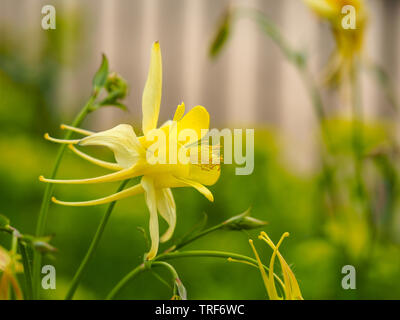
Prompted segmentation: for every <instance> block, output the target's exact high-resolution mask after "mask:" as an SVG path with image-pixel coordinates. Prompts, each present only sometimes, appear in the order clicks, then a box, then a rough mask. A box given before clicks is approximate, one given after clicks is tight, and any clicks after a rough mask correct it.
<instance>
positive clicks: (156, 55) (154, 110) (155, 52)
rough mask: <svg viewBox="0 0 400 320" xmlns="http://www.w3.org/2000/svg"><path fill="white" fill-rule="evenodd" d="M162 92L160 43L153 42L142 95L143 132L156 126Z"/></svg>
mask: <svg viewBox="0 0 400 320" xmlns="http://www.w3.org/2000/svg"><path fill="white" fill-rule="evenodd" d="M161 92H162V59H161V50H160V44H159V43H158V41H157V42H155V43H154V44H153V48H152V50H151V60H150V67H149V73H148V76H147V81H146V85H145V87H144V90H143V96H142V113H143V122H142V129H143V133H144V134H146V133H147V132H149V131H150V130H152V129H155V128H156V127H157V122H158V115H159V113H160V104H161Z"/></svg>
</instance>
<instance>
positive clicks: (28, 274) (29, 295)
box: [19, 242, 33, 300]
mask: <svg viewBox="0 0 400 320" xmlns="http://www.w3.org/2000/svg"><path fill="white" fill-rule="evenodd" d="M19 251H20V252H21V257H22V264H23V266H24V275H25V282H26V292H25V297H26V299H27V300H31V299H32V294H33V289H32V271H31V265H30V263H29V256H28V252H27V250H26V246H25V244H24V243H21V242H19Z"/></svg>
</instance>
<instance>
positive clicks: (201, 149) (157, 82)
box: [40, 42, 220, 260]
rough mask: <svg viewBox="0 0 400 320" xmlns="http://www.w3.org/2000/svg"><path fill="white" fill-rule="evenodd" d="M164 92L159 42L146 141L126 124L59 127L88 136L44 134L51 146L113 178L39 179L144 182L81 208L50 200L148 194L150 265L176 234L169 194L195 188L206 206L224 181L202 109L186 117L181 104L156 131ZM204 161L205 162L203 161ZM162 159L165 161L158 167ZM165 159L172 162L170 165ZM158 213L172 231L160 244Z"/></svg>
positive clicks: (149, 86) (146, 102)
mask: <svg viewBox="0 0 400 320" xmlns="http://www.w3.org/2000/svg"><path fill="white" fill-rule="evenodd" d="M161 88H162V62H161V51H160V46H159V43H158V42H155V43H154V44H153V48H152V52H151V61H150V67H149V73H148V78H147V81H146V85H145V88H144V91H143V97H142V112H143V120H142V130H143V136H141V137H137V136H136V134H135V132H134V130H133V128H132V126H130V125H128V124H120V125H118V126H116V127H114V128H112V129H110V130H106V131H102V132H98V133H94V132H91V131H88V130H83V129H80V128H74V127H71V126H67V125H61V129H64V130H71V131H73V132H76V133H78V134H81V135H84V136H85V137H83V138H81V139H74V140H61V139H55V138H52V137H50V136H49V135H48V134H45V138H46V139H47V140H50V141H53V142H56V143H65V144H68V145H69V148H70V149H71V150H72V151H73V152H74V153H75V154H76V155H78V156H80V157H81V158H83V159H85V160H87V161H89V162H91V163H93V164H96V165H98V166H100V167H103V168H106V169H109V170H113V171H115V172H113V173H110V174H107V175H104V176H100V177H95V178H88V179H79V180H58V179H46V178H44V177H43V176H41V177H40V180H41V181H44V182H49V183H61V184H93V183H103V182H113V181H121V180H126V179H130V178H133V177H140V176H141V177H142V178H141V181H140V183H139V184H137V185H134V186H132V187H129V188H127V189H125V190H123V191H120V192H117V193H115V194H112V195H110V196H107V197H104V198H100V199H96V200H91V201H82V202H65V201H60V200H57V199H55V198H54V197H53V198H52V200H53V202H55V203H57V204H61V205H66V206H92V205H100V204H105V203H109V202H112V201H116V200H120V199H124V198H127V197H130V196H134V195H137V194H140V193H144V194H145V200H146V203H147V206H148V208H149V212H150V223H149V229H150V237H151V248H150V251H149V252H148V253H147V256H146V258H147V259H148V260H150V259H153V258H154V257H155V256H156V255H157V251H158V245H159V242H160V241H161V242H165V241H167V240H169V239H170V238H171V236H172V234H173V232H174V229H175V225H176V206H175V201H174V197H173V195H172V191H171V188H177V187H193V188H195V189H196V190H198V191H199V192H200V193H202V194H203V195H204V196H205V197H206V198H207V199H208V200H210V201H213V200H214V198H213V195H212V193H211V191H210V190H209V189H208V188H207V187H205V186H206V185H213V184H214V183H215V182H216V181H217V180H218V178H219V175H220V158H219V156H218V155H217V154H215V152H214V151H215V148H213V147H210V146H209V145H208V144H204V143H202V138H203V137H204V136H205V135H206V134H207V131H208V128H209V114H208V112H207V110H206V109H205V108H204V107H202V106H196V107H194V108H192V109H191V110H190V111H189V112H188V113H187V114H186V115H184V113H185V105H184V104H183V103H182V104H181V105H179V106H178V107H177V109H176V112H175V115H174V117H173V120H172V121H167V122H166V123H165V124H164V125H162V126H161V127H159V128H157V122H158V116H159V110H160V104H161V91H162V90H161ZM182 135H183V136H184V137H185V140H184V141H183V142H182V141H181V140H180V139H178V137H181V136H182ZM154 140H156V142H154ZM167 141H168V142H169V143H167ZM171 141H172V143H171ZM76 145H79V146H89V145H96V146H104V147H107V148H109V149H111V151H113V153H114V157H115V160H116V162H115V163H113V162H107V161H103V160H100V159H97V158H94V157H92V156H90V155H88V154H86V153H84V152H82V151H81V150H79V149H77V148H76V147H75V146H76ZM188 153H189V154H190V156H188V157H186V158H187V159H188V161H180V159H181V158H182V157H179V156H177V155H180V154H185V155H187V154H188ZM204 155H206V158H207V159H204ZM183 158H184V157H183ZM186 158H185V159H186ZM154 159H155V160H156V161H154ZM160 159H164V160H165V161H164V162H163V161H158V160H160ZM167 159H168V161H166V160H167ZM204 160H206V161H204ZM157 211H158V212H159V213H160V215H161V216H162V217H163V218H164V219H165V220H166V222H167V223H168V229H167V231H166V232H165V233H164V235H163V236H162V237H161V238H160V237H159V227H158V215H157Z"/></svg>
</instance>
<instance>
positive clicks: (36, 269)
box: [32, 92, 97, 299]
mask: <svg viewBox="0 0 400 320" xmlns="http://www.w3.org/2000/svg"><path fill="white" fill-rule="evenodd" d="M96 97H97V93H96V92H94V93H93V95H92V96H91V97H90V99H89V101H88V102H87V103H86V105H85V106H84V107H83V109H82V110H81V112H80V113H79V114H78V115H77V117H76V118H75V119H74V121H73V122H72V126H74V127H77V126H80V125H81V123H82V122H83V120H84V119H85V118H86V116H87V115H88V114H89V113H90V112H91V108H92V107H93V105H94V103H95V100H96ZM72 134H73V131H68V132H67V133H66V134H65V136H64V139H67V140H68V139H71V137H72ZM65 150H66V145H60V147H59V149H58V153H57V156H56V160H55V163H54V167H53V170H52V172H51V175H50V177H51V178H53V179H54V178H55V177H56V175H57V172H58V169H59V167H60V164H61V160H62V159H63V157H64V153H65ZM53 192H54V185H52V184H48V185H46V188H45V191H44V195H43V200H42V205H41V207H40V212H39V217H38V223H37V226H36V233H35V234H36V236H38V237H40V236H43V234H44V231H45V227H46V221H47V215H48V211H49V206H50V200H51V197H52V195H53ZM41 260H42V257H41V255H40V254H39V253H38V252H36V251H35V252H34V258H33V272H32V273H33V298H34V299H37V298H38V294H39V282H40V281H39V276H40V266H41Z"/></svg>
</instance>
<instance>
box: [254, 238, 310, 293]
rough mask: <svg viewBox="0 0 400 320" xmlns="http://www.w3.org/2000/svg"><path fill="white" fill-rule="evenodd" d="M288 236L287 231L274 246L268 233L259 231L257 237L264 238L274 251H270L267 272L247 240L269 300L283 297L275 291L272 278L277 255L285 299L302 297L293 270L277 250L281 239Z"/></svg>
mask: <svg viewBox="0 0 400 320" xmlns="http://www.w3.org/2000/svg"><path fill="white" fill-rule="evenodd" d="M288 236H289V233H288V232H285V233H284V234H283V235H282V237H281V239H280V240H279V242H278V244H277V245H276V246H275V244H274V243H273V242H272V241H271V239H270V238H269V237H268V235H267V234H266V233H265V232H261V234H260V235H259V237H258V238H259V239H261V240H264V241H265V242H266V243H268V245H269V246H270V247H271V249H272V250H274V252H273V253H272V256H271V260H270V263H269V274H268V275H267V273H266V272H265V270H264V266H263V264H262V262H261V259H260V257H259V255H258V253H257V250H256V248H255V247H254V244H253V240H251V239H250V240H249V242H250V245H251V248H252V249H253V251H254V255H255V256H256V259H257V262H258V266H259V269H260V272H261V276H262V278H263V281H264V285H265V288H266V289H267V293H268V296H269V298H270V299H271V300H282V299H283V298H282V297H280V296H279V295H278V292H277V291H276V287H275V279H274V264H275V258H276V256H278V259H279V262H280V264H281V269H282V273H283V284H282V283H281V284H282V286H283V290H284V293H285V299H286V300H303V297H302V295H301V291H300V287H299V284H298V283H297V280H296V277H295V276H294V274H293V271H292V270H291V269H290V267H289V265H288V264H287V262H286V261H285V259H284V258H283V257H282V255H281V253H280V252H279V250H278V249H279V246H280V245H281V244H282V241H283V239H285V238H286V237H288Z"/></svg>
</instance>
